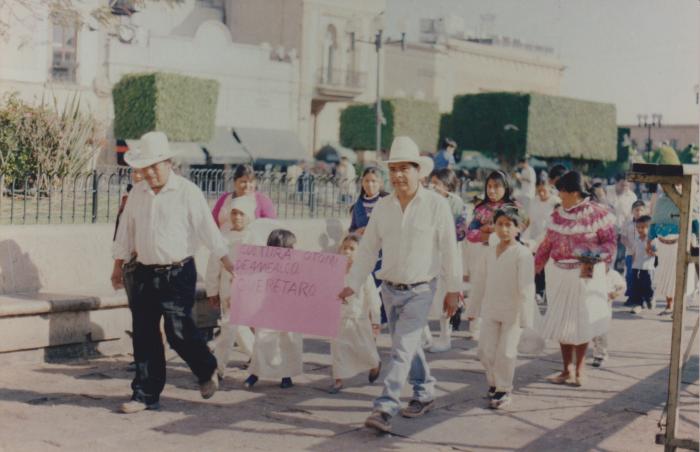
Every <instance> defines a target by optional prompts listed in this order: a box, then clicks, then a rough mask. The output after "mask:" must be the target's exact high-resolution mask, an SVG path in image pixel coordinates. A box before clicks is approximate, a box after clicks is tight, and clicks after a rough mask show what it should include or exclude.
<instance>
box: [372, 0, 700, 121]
mask: <svg viewBox="0 0 700 452" xmlns="http://www.w3.org/2000/svg"><path fill="white" fill-rule="evenodd" d="M386 4H387V9H386V14H385V15H386V28H387V31H388V32H389V33H391V34H392V35H394V36H396V34H397V33H396V30H397V27H398V22H399V20H400V18H401V17H406V18H407V19H409V29H408V36H407V37H408V40H409V41H417V40H418V37H419V19H420V18H437V17H443V16H445V15H447V14H454V15H457V16H460V17H462V18H463V19H464V21H465V27H466V28H468V29H471V30H474V31H476V30H478V29H479V28H480V25H481V23H482V22H481V19H480V17H481V15H484V14H493V15H495V20H494V22H493V26H492V28H493V32H494V33H495V34H497V35H501V36H509V37H513V38H518V39H520V40H522V41H525V42H528V43H533V44H539V45H545V46H549V47H553V48H554V49H555V55H556V56H557V57H558V58H559V59H560V61H561V62H562V64H564V65H565V66H566V69H565V71H564V78H563V81H562V86H561V93H560V94H561V95H563V96H568V97H575V98H579V99H587V100H596V101H603V102H611V103H614V104H615V105H616V106H617V117H618V123H620V124H636V123H637V114H639V113H661V114H662V115H663V122H665V123H666V124H692V123H696V124H697V123H698V119H699V113H698V112H699V108H700V107H698V105H697V104H696V103H695V85H696V84H697V83H698V75H699V71H700V69H699V67H700V63H699V60H700V1H698V0H386Z"/></svg>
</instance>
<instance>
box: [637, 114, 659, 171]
mask: <svg viewBox="0 0 700 452" xmlns="http://www.w3.org/2000/svg"><path fill="white" fill-rule="evenodd" d="M661 117H662V116H661V114H660V113H652V114H651V121H648V119H649V115H646V114H644V115H637V121H638V123H639V127H646V129H647V162H648V163H651V147H652V141H651V129H652V128H653V127H661Z"/></svg>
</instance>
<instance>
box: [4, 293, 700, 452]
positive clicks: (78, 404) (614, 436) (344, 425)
mask: <svg viewBox="0 0 700 452" xmlns="http://www.w3.org/2000/svg"><path fill="white" fill-rule="evenodd" d="M615 311H616V312H615V319H614V321H613V324H612V325H613V328H612V331H611V333H610V345H611V358H610V359H609V361H608V362H607V363H606V364H607V365H606V366H605V367H604V368H602V369H594V368H590V367H589V368H588V381H587V383H586V385H585V386H584V387H582V388H573V387H570V386H556V385H552V384H549V383H547V382H545V381H544V377H546V376H547V375H550V374H552V373H554V372H556V371H557V370H559V366H560V358H559V352H558V347H555V344H550V346H549V347H548V348H547V350H546V352H545V354H543V355H542V356H540V357H538V358H536V359H522V360H520V361H519V363H518V368H517V370H516V382H515V392H514V402H513V404H512V405H511V406H510V407H509V408H507V409H504V410H502V411H492V410H489V409H487V408H485V406H486V401H485V399H484V398H483V397H484V394H485V392H486V389H487V388H486V383H485V381H484V375H483V369H482V367H481V365H480V363H479V362H478V361H477V358H476V343H475V342H474V341H471V340H466V339H464V338H463V335H461V334H459V333H458V337H457V339H456V340H455V341H454V346H455V347H454V348H453V350H452V351H450V352H448V353H444V354H436V355H429V359H430V360H431V366H432V368H433V371H434V373H435V375H436V376H437V378H438V380H439V383H438V385H437V408H436V409H435V410H434V411H433V412H431V413H429V414H428V415H426V416H424V417H422V418H418V419H411V420H409V419H401V418H397V419H395V421H394V434H393V435H377V434H375V433H372V432H370V431H368V430H366V429H364V428H363V427H362V423H363V421H364V419H365V417H366V416H367V415H368V413H369V411H370V404H371V400H372V399H373V397H375V396H376V395H377V394H379V392H380V385H379V384H376V383H375V385H372V386H369V385H366V376H364V375H362V376H358V377H356V378H354V379H353V380H351V381H349V383H350V386H351V387H350V388H349V389H346V390H345V391H344V392H342V393H341V394H338V395H329V394H327V393H326V389H327V388H328V386H329V384H330V379H329V372H330V368H329V364H330V356H329V346H328V344H327V343H326V342H325V341H322V340H313V339H307V340H306V341H305V356H304V358H305V366H304V369H305V372H306V373H305V375H304V376H302V377H299V378H296V379H295V384H296V386H295V387H294V388H292V389H287V390H282V389H280V388H279V387H278V386H277V385H278V382H268V381H261V382H259V383H258V385H257V386H256V388H255V391H254V392H249V391H245V390H243V389H242V387H241V383H242V381H243V379H244V378H245V376H246V373H245V371H243V370H241V369H239V368H236V367H234V366H236V365H238V364H240V358H241V355H237V356H235V357H234V362H232V363H231V365H230V366H231V367H230V368H229V374H228V375H227V377H226V380H225V381H224V383H223V385H222V388H221V390H220V392H218V393H217V394H216V395H215V396H214V397H213V398H212V399H210V400H207V401H205V400H202V399H201V398H200V397H199V393H198V391H197V385H196V384H195V381H194V379H193V377H192V375H191V373H190V372H189V370H188V369H187V368H186V367H185V365H184V364H183V363H182V361H180V360H179V359H178V358H177V357H175V356H173V355H172V354H170V355H169V356H170V359H169V363H168V385H167V386H166V388H165V391H164V393H163V396H162V399H161V404H162V408H161V410H160V411H156V412H142V413H137V414H133V415H122V414H118V413H116V412H115V408H116V407H117V405H118V404H119V403H120V402H122V401H124V400H126V398H127V397H128V395H129V381H130V372H128V371H127V370H126V367H127V364H128V363H129V361H130V357H128V356H121V357H103V358H98V359H93V360H89V361H79V362H67V363H59V364H39V365H37V364H28V363H20V364H13V365H5V366H3V370H2V372H0V450H1V451H44V450H46V451H53V450H70V451H74V450H81V449H82V450H90V451H124V450H127V451H141V450H149V451H159V450H164V451H165V450H167V451H194V450H205V451H219V450H220V451H233V450H312V451H326V450H342V451H346V450H420V451H427V450H431V451H432V450H436V451H440V450H481V451H495V450H531V451H542V450H552V451H567V452H568V451H578V450H598V451H646V450H662V447H661V446H656V445H655V444H654V436H655V434H656V433H657V431H658V429H657V426H656V423H657V421H658V419H659V416H660V414H661V409H662V407H663V404H664V402H665V398H666V376H667V366H668V359H669V350H670V346H669V343H670V334H671V321H670V319H669V318H668V317H665V318H661V317H658V316H657V315H656V312H646V311H645V312H644V313H643V314H642V315H640V316H634V315H632V314H629V313H627V312H626V310H625V309H623V308H622V307H620V306H616V309H615ZM697 316H698V307H697V305H694V306H691V307H690V308H689V311H688V315H687V316H686V320H687V325H688V326H687V328H686V331H687V333H686V340H687V337H688V336H689V333H690V331H691V329H692V325H693V324H694V322H695V319H696V318H697ZM387 345H388V338H387V336H386V335H382V337H381V338H380V346H381V352H382V355H383V356H384V357H386V354H387ZM235 359H239V361H238V362H236V361H235ZM683 382H684V385H683V388H682V389H683V391H682V399H681V403H682V412H681V420H682V422H681V433H682V434H683V436H685V437H690V438H694V439H695V440H697V439H698V418H699V409H698V349H697V344H695V346H694V352H693V355H692V358H691V361H690V363H689V365H688V366H687V368H686V371H685V373H684V376H683ZM407 395H408V393H407Z"/></svg>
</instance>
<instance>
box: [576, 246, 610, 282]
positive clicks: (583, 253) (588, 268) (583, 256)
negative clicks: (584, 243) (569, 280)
mask: <svg viewBox="0 0 700 452" xmlns="http://www.w3.org/2000/svg"><path fill="white" fill-rule="evenodd" d="M574 257H575V258H576V259H577V260H578V261H579V262H580V263H581V266H580V271H581V274H580V276H581V278H583V279H591V278H593V267H594V266H595V264H597V263H598V262H601V261H602V260H603V259H605V253H603V252H602V251H601V250H598V249H579V250H576V251H574Z"/></svg>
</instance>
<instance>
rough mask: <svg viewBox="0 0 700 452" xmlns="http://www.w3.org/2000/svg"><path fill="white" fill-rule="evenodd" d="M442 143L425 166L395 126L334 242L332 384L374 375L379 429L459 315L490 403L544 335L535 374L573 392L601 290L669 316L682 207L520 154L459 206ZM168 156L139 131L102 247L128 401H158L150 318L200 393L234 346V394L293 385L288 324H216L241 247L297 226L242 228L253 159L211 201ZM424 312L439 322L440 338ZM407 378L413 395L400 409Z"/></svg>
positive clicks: (286, 234)
mask: <svg viewBox="0 0 700 452" xmlns="http://www.w3.org/2000/svg"><path fill="white" fill-rule="evenodd" d="M445 145H446V150H445V151H444V152H443V151H441V154H439V155H438V156H437V157H436V159H435V160H433V159H432V158H430V157H426V156H422V155H421V154H420V152H419V149H418V147H417V145H416V144H415V143H414V142H413V140H411V139H410V138H408V137H397V138H396V139H395V140H394V142H393V144H392V146H391V150H390V154H389V158H388V160H386V161H384V162H381V163H380V164H379V165H378V166H376V167H369V168H366V169H365V170H364V171H363V172H362V173H361V176H360V186H361V189H360V194H359V196H358V197H357V200H356V202H355V203H354V205H353V206H352V209H351V211H350V214H351V221H350V227H349V230H348V233H347V235H346V236H345V237H344V238H343V239H342V241H341V243H340V245H339V248H338V249H337V250H336V252H337V253H339V254H341V255H344V256H346V257H347V262H348V265H347V269H346V277H345V287H344V288H343V289H342V290H341V291H340V293H339V294H338V300H335V302H338V303H342V305H341V315H340V318H339V319H337V321H338V322H339V333H338V336H337V337H336V338H333V339H331V363H332V366H331V369H332V370H331V375H330V378H331V383H330V384H329V392H330V393H331V394H335V393H338V392H340V391H342V390H343V388H344V385H345V384H346V382H347V379H349V378H351V377H353V376H355V375H357V374H360V373H364V372H367V378H368V381H369V382H370V383H372V382H374V381H376V380H378V379H379V378H382V381H383V391H382V393H381V395H380V396H378V397H377V398H376V399H375V401H374V403H373V410H372V412H371V414H370V415H369V417H368V418H367V420H366V422H365V425H366V426H367V427H368V428H372V429H375V430H378V431H380V432H388V431H390V430H391V420H392V417H394V416H396V415H398V414H401V415H402V416H404V417H408V418H413V417H418V416H422V415H424V414H425V413H427V412H429V411H430V410H431V409H432V408H433V407H434V404H435V396H434V391H435V384H436V378H435V377H434V376H433V375H432V374H431V371H430V366H429V363H428V360H427V358H426V354H425V352H426V351H427V352H431V353H440V352H444V351H446V350H449V348H450V340H451V332H452V331H453V330H456V329H459V328H460V325H461V323H462V321H463V320H467V321H468V334H469V337H471V338H473V339H475V340H477V341H478V359H479V360H480V362H481V363H482V364H483V367H484V369H485V375H486V382H485V385H484V387H485V391H484V392H485V394H486V396H487V397H488V404H489V406H490V407H491V408H493V409H500V408H502V407H504V406H506V405H508V404H510V403H511V402H512V390H513V380H514V373H515V371H516V360H517V357H518V353H519V351H520V352H521V353H522V352H525V353H529V354H534V355H536V354H538V353H540V352H541V351H542V350H543V348H544V345H545V341H547V340H550V341H555V342H558V343H559V345H560V351H561V357H562V369H561V371H560V372H558V373H556V374H554V375H552V376H549V377H548V378H547V380H548V381H549V382H551V383H553V384H568V385H572V386H582V385H584V384H585V376H586V372H585V358H586V354H587V349H588V344H589V343H592V346H593V360H592V362H591V364H592V366H594V367H600V366H602V365H603V363H604V362H605V360H606V359H607V358H608V344H607V333H608V331H609V329H610V323H611V319H612V309H611V306H612V302H613V301H620V302H622V301H624V303H625V305H626V306H628V307H630V309H631V312H632V313H633V314H634V315H639V314H641V312H642V310H643V309H654V308H655V300H656V299H662V300H663V301H664V306H663V309H661V310H660V311H659V314H660V315H668V314H670V312H671V311H670V309H671V307H672V302H673V283H674V282H675V270H676V269H675V255H676V253H677V252H678V250H677V241H678V232H679V230H678V224H679V218H678V210H677V208H675V204H673V202H671V200H670V198H668V197H667V196H666V195H664V194H663V192H661V191H655V192H654V196H653V198H652V199H649V200H642V199H637V196H636V195H635V193H634V192H633V191H632V190H631V187H630V185H629V183H628V182H627V181H626V180H625V178H624V177H623V176H621V177H619V178H618V179H617V182H616V183H615V185H614V186H612V187H604V186H596V185H595V184H590V183H588V181H587V180H586V178H585V177H584V176H583V175H582V174H581V173H579V172H577V171H569V170H567V169H566V168H565V167H563V166H561V165H555V166H553V167H551V168H550V169H549V171H548V173H547V174H546V177H537V175H536V172H535V171H534V170H533V169H532V168H531V167H529V165H528V163H527V159H522V160H521V161H520V162H519V165H518V166H519V168H520V170H519V172H518V173H517V176H515V177H511V176H509V175H508V174H507V173H506V172H505V171H501V170H496V171H493V172H492V173H491V174H490V175H489V176H488V177H487V179H486V181H485V183H484V191H483V196H482V197H481V198H480V199H479V200H478V202H477V203H476V204H475V205H474V206H473V207H469V205H468V204H465V202H464V201H463V200H462V198H461V197H460V196H459V195H458V194H456V191H457V186H458V183H457V177H456V175H455V173H454V171H453V168H452V167H453V165H454V158H453V156H452V153H453V151H454V148H455V147H456V143H454V142H453V141H451V140H446V141H445ZM172 157H173V154H172V152H171V151H170V150H169V146H168V142H167V139H166V138H165V136H164V135H163V134H162V133H159V132H150V133H149V134H146V135H145V136H144V137H143V138H142V140H141V148H139V149H133V150H131V151H129V153H128V154H127V155H126V157H125V160H126V162H127V163H128V164H129V165H130V166H132V167H133V168H134V170H135V172H136V173H137V174H138V177H139V178H142V179H143V180H142V181H140V182H136V181H135V184H134V186H133V188H132V190H131V192H130V195H129V198H128V201H127V202H126V203H125V205H124V208H123V212H122V213H121V215H120V218H119V223H118V227H117V232H116V235H115V241H114V258H115V263H114V270H113V274H112V284H113V286H114V287H115V289H116V288H121V287H124V288H125V289H126V292H127V297H128V299H129V306H130V308H131V310H132V315H133V343H134V360H135V376H134V380H133V382H132V385H131V387H132V397H131V400H130V401H128V402H126V403H124V404H123V405H122V406H121V407H120V409H121V411H122V412H124V413H133V412H137V411H142V410H147V409H157V408H158V407H159V399H160V394H161V392H162V391H163V388H164V385H165V360H164V350H163V341H162V338H161V330H160V321H161V318H162V319H164V330H165V335H166V338H167V341H168V343H169V344H170V346H171V347H172V348H173V349H174V350H175V351H176V352H177V353H178V354H179V355H180V356H181V357H182V359H183V360H184V361H185V362H186V363H187V365H188V366H189V367H190V369H192V372H193V373H194V374H195V375H196V376H197V378H198V380H199V382H200V392H201V395H202V397H204V398H209V397H211V396H212V395H213V394H214V393H215V392H216V391H217V389H218V387H219V381H220V380H221V379H223V378H225V375H226V369H227V365H228V362H229V357H230V352H231V351H232V350H233V348H234V347H237V348H238V349H239V350H240V351H241V352H242V353H243V354H244V355H245V356H246V357H247V362H246V363H245V364H244V365H245V366H246V368H247V369H248V372H249V376H248V378H247V379H246V380H245V381H244V383H243V384H244V386H245V388H247V389H250V390H252V389H253V388H254V387H255V385H256V383H257V382H258V381H259V379H268V380H269V379H272V380H276V381H279V382H280V387H281V388H284V389H287V388H291V387H293V386H294V383H293V378H294V377H296V376H298V375H300V374H302V372H303V366H302V363H303V336H302V335H301V334H299V333H294V332H287V331H273V330H267V329H262V328H256V329H254V330H253V329H251V328H249V327H247V326H244V325H231V324H230V323H229V322H228V312H229V311H230V309H231V305H232V304H233V303H236V302H237V300H235V299H232V297H231V293H230V287H231V281H232V279H233V278H235V277H236V276H235V274H234V273H233V269H234V267H233V262H234V261H235V259H236V250H237V249H238V245H239V244H256V245H267V246H270V247H282V248H294V246H295V244H296V237H295V235H294V234H293V233H292V232H291V231H289V230H286V229H284V228H283V227H280V228H276V229H275V230H273V231H272V232H270V233H269V234H268V233H265V234H263V233H262V229H260V228H258V227H257V226H256V224H257V223H256V221H257V219H260V218H272V219H274V218H275V216H276V215H275V209H274V206H273V204H272V202H271V201H270V199H269V198H268V197H266V196H265V195H264V194H262V193H260V192H257V191H256V180H255V173H254V172H253V169H252V168H251V167H249V166H247V165H241V166H239V167H238V168H237V169H236V171H235V175H234V182H233V185H234V186H233V191H232V192H230V193H226V194H224V195H223V196H222V197H221V198H220V199H219V200H218V201H217V202H216V204H215V206H214V209H213V211H212V212H210V211H209V208H208V206H207V203H206V201H205V199H204V197H203V196H202V194H201V192H200V191H199V190H198V189H197V187H196V186H195V185H193V184H192V183H190V182H189V181H187V180H185V179H184V178H182V177H180V176H178V175H177V174H175V173H173V172H172V170H171V163H170V162H171V160H170V159H171V158H172ZM384 174H388V179H389V182H390V185H391V190H390V191H391V193H389V192H388V191H386V190H385V187H384ZM514 182H515V183H518V184H519V188H518V189H517V190H516V189H514V187H513V184H514ZM674 208H675V210H674ZM199 244H203V245H205V246H206V247H207V248H208V249H209V250H210V252H211V257H210V259H209V262H208V265H207V269H206V276H205V286H206V292H207V296H208V298H209V301H210V303H211V304H212V305H213V306H217V307H218V308H219V309H220V312H221V318H222V321H221V328H220V333H219V335H218V337H217V338H216V339H215V340H214V341H213V342H212V343H209V344H208V343H207V342H206V340H205V338H204V337H203V336H202V334H201V333H200V332H199V331H198V330H197V328H196V327H195V324H194V322H193V320H192V316H191V311H192V307H193V304H194V294H195V282H196V270H195V268H194V261H193V258H192V256H193V254H194V251H195V249H196V247H197V246H198V245H199ZM619 270H621V271H619ZM542 310H544V311H545V312H544V315H542V314H541V311H542ZM430 319H436V320H439V322H438V324H439V328H440V331H439V335H438V337H437V338H434V337H433V332H431V331H430V328H429V320H430ZM329 320H330V319H329ZM382 331H386V332H388V334H389V335H390V338H391V352H390V353H389V354H388V355H387V356H386V357H385V358H384V361H383V362H382V359H381V358H380V355H379V353H378V351H377V345H376V338H377V336H378V335H379V334H381V332H382ZM406 382H410V384H411V385H412V389H413V395H412V397H411V399H410V401H409V403H408V405H407V406H404V407H402V405H401V400H400V395H401V391H402V389H403V387H404V386H405V384H406Z"/></svg>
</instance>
